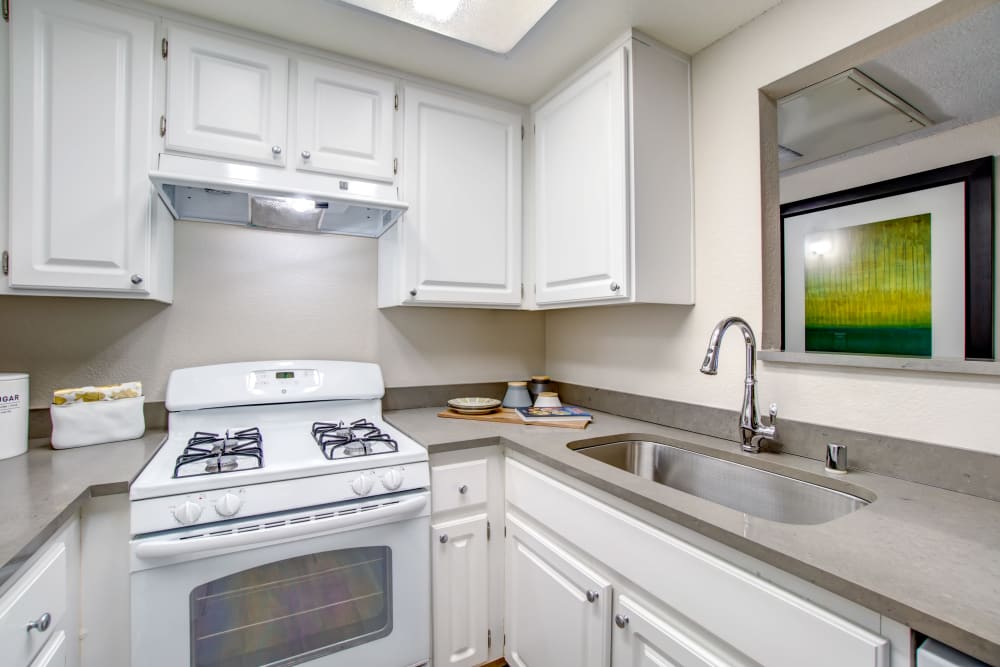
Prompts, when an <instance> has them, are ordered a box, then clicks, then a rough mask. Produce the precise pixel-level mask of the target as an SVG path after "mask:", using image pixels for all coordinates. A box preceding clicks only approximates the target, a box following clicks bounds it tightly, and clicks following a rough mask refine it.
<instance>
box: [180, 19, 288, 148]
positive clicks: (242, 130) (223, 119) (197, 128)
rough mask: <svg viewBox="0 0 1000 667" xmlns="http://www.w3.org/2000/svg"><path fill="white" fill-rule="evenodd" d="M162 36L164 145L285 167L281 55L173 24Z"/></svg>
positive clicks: (285, 59) (284, 60)
mask: <svg viewBox="0 0 1000 667" xmlns="http://www.w3.org/2000/svg"><path fill="white" fill-rule="evenodd" d="M167 36H168V39H169V45H170V48H169V57H168V59H167V134H166V148H167V150H170V151H180V152H189V153H197V154H199V155H207V156H211V157H221V158H229V159H234V160H248V161H251V162H259V163H263V164H273V165H284V164H285V138H286V127H287V115H288V110H287V105H288V57H287V56H286V55H285V54H283V53H281V52H278V51H274V50H271V49H268V48H266V47H264V46H262V45H256V44H253V43H251V42H245V41H242V40H238V39H236V38H231V37H227V36H225V35H222V34H219V33H212V32H207V31H201V30H193V29H190V28H187V27H184V26H179V25H171V26H170V27H169V28H168V33H167Z"/></svg>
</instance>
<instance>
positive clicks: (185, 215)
mask: <svg viewBox="0 0 1000 667" xmlns="http://www.w3.org/2000/svg"><path fill="white" fill-rule="evenodd" d="M163 157H164V158H166V157H167V156H163ZM184 162H185V163H186V164H184V165H183V166H182V169H169V170H168V169H165V167H168V166H171V165H166V164H164V160H161V162H160V171H154V172H151V173H150V174H149V180H150V181H152V183H153V185H154V186H155V187H156V190H157V192H158V193H159V195H160V199H162V200H163V203H164V204H165V205H166V206H167V208H168V209H169V210H170V213H171V214H172V215H173V216H174V218H175V219H177V220H194V221H198V222H221V223H225V224H230V225H243V226H247V227H253V228H260V229H276V230H282V231H294V232H309V233H324V234H347V235H350V236H365V237H371V238H378V237H379V236H381V235H382V234H384V233H385V232H386V230H388V229H389V228H390V227H392V225H393V224H395V222H396V221H397V220H398V219H399V217H400V216H401V215H402V214H403V213H404V212H405V211H406V209H407V208H408V205H407V204H406V202H402V201H399V200H398V199H396V198H394V197H393V196H392V195H394V193H395V189H394V188H393V187H392V186H391V185H388V184H386V185H378V184H372V183H370V182H364V181H356V180H338V179H336V178H335V177H330V176H320V175H315V174H313V175H305V176H303V177H300V178H297V179H296V182H295V183H287V184H286V183H283V182H281V181H282V178H281V176H283V174H281V175H279V174H274V173H268V172H266V171H264V170H263V169H262V168H258V167H252V166H242V165H226V166H225V168H226V171H227V172H228V173H223V171H222V168H221V167H220V165H219V164H218V163H215V164H214V165H213V164H212V163H208V161H203V160H185V161H184ZM198 162H201V163H204V166H205V168H204V169H201V170H197V169H195V170H192V169H191V164H192V163H198ZM175 166H180V165H175ZM199 171H200V173H198V172H199ZM192 172H194V173H192ZM259 176H263V177H264V178H266V179H267V181H266V182H265V180H264V178H258V177H259ZM275 177H277V181H276V180H275ZM331 185H332V186H333V187H337V188H338V190H336V191H331V189H330V188H331Z"/></svg>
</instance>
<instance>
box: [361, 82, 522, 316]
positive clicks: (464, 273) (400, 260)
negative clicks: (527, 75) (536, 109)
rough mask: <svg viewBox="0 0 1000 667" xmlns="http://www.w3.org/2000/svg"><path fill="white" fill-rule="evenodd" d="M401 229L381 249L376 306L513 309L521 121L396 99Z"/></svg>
mask: <svg viewBox="0 0 1000 667" xmlns="http://www.w3.org/2000/svg"><path fill="white" fill-rule="evenodd" d="M403 99H404V109H405V111H404V150H403V160H402V172H403V198H404V199H406V200H407V201H408V202H409V204H410V209H409V210H408V211H407V212H406V214H405V216H404V218H403V220H402V223H401V224H398V225H396V227H395V228H394V229H393V230H390V233H389V234H387V235H386V236H387V237H388V238H386V237H383V239H384V243H383V242H381V241H380V249H379V255H380V275H379V281H380V286H379V290H380V299H379V305H380V306H392V305H399V304H401V303H408V304H428V305H478V306H508V307H509V306H515V307H516V306H519V305H520V304H521V118H522V117H521V115H520V114H519V113H517V112H515V111H512V110H510V107H506V106H504V107H501V106H489V105H486V104H484V103H481V102H479V101H473V100H469V99H464V98H458V97H455V96H452V95H445V94H441V93H437V92H432V91H429V90H425V89H421V88H416V87H407V88H406V89H405V91H404V96H403Z"/></svg>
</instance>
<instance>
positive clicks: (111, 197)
mask: <svg viewBox="0 0 1000 667" xmlns="http://www.w3.org/2000/svg"><path fill="white" fill-rule="evenodd" d="M11 11H12V16H11V22H12V23H13V27H12V29H11V31H10V35H11V50H10V56H11V119H10V129H11V141H10V161H11V162H10V164H11V165H12V168H11V170H10V174H11V179H10V183H11V188H10V212H11V224H10V286H11V287H12V288H14V289H15V290H16V289H17V288H30V289H32V290H47V292H46V293H51V291H52V290H56V291H57V292H58V291H61V290H83V291H91V292H94V293H104V294H105V295H107V296H123V295H125V296H136V297H145V296H148V295H150V291H151V289H152V287H151V285H150V283H151V282H153V281H152V280H151V276H150V275H149V272H150V270H151V269H152V268H154V267H153V266H152V265H153V263H154V260H153V259H152V258H151V256H150V255H151V247H150V246H151V242H152V240H153V234H154V231H153V229H152V226H151V225H152V223H151V220H150V184H149V179H148V177H147V173H148V170H149V165H150V159H151V155H152V153H151V151H152V141H153V137H154V134H155V127H156V125H155V121H154V113H153V97H154V96H153V62H154V55H153V54H154V43H155V32H154V21H153V20H152V19H150V18H143V17H140V16H136V15H133V14H130V13H126V12H123V11H120V10H117V9H110V8H105V7H102V6H97V5H93V4H91V3H86V2H77V1H75V0H22V1H20V2H15V3H12V6H11ZM159 288H160V289H162V290H165V291H166V292H167V293H169V286H168V285H166V286H165V285H162V284H161V285H159ZM109 291H110V292H118V293H117V294H108V293H107V292H109ZM35 293H37V292H35ZM154 296H155V295H154ZM168 298H169V297H168Z"/></svg>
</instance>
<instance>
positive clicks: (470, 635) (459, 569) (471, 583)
mask: <svg viewBox="0 0 1000 667" xmlns="http://www.w3.org/2000/svg"><path fill="white" fill-rule="evenodd" d="M486 526H487V519H486V514H485V513H483V514H474V515H472V516H469V517H463V518H461V519H457V520H454V521H445V522H441V523H436V524H434V525H432V526H431V568H432V573H431V577H432V581H433V587H432V589H431V595H432V596H433V614H434V664H435V665H450V666H452V667H473V666H474V665H478V664H481V663H483V662H486V656H487V654H488V651H489V649H488V648H487V644H488V639H489V629H488V616H489V587H488V580H487V568H488V564H489V561H488V559H487V551H486V530H487V528H486Z"/></svg>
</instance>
